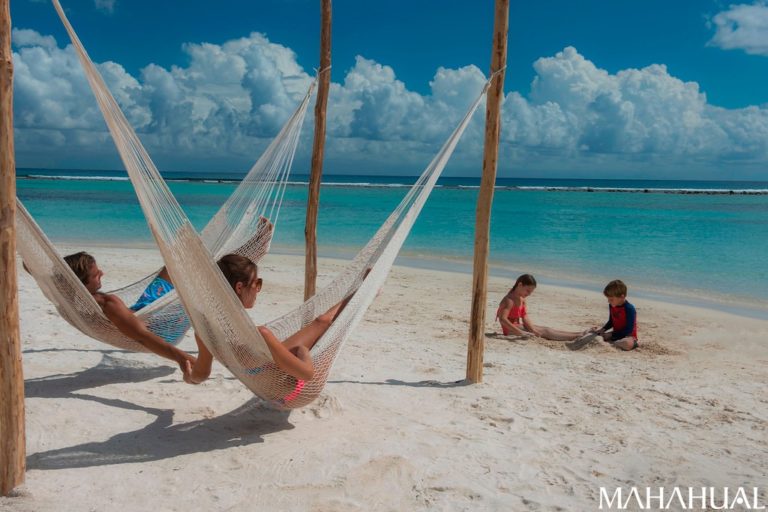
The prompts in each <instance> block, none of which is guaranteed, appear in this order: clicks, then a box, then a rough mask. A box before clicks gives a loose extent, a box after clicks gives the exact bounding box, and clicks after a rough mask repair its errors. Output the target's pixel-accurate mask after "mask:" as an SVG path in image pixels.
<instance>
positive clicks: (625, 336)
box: [594, 279, 638, 350]
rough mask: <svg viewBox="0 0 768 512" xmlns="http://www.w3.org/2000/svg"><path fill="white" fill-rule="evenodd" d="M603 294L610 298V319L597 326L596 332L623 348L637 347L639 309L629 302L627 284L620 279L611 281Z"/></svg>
mask: <svg viewBox="0 0 768 512" xmlns="http://www.w3.org/2000/svg"><path fill="white" fill-rule="evenodd" d="M603 295H605V297H606V298H607V299H608V321H607V322H606V323H605V325H604V326H603V327H601V328H597V327H595V328H594V332H595V333H596V334H598V335H602V337H603V340H605V341H607V342H608V343H612V344H613V345H614V346H615V347H619V348H620V349H622V350H634V349H636V348H637V346H638V343H637V311H635V306H633V305H632V304H630V303H629V302H627V285H626V284H624V283H623V282H622V281H620V280H618V279H617V280H615V281H611V282H610V283H608V284H607V285H606V286H605V289H604V290H603ZM607 331H611V332H607Z"/></svg>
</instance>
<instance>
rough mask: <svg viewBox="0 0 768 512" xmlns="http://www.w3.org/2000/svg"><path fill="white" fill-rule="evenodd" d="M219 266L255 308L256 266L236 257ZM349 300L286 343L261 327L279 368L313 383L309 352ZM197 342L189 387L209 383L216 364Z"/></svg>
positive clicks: (246, 303)
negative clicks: (197, 351)
mask: <svg viewBox="0 0 768 512" xmlns="http://www.w3.org/2000/svg"><path fill="white" fill-rule="evenodd" d="M218 264H219V268H220V269H221V272H222V273H223V274H224V277H225V278H226V279H227V281H228V282H229V284H230V285H231V286H232V289H233V290H234V291H235V294H236V295H237V297H238V298H239V299H240V302H241V303H242V304H243V307H245V308H246V309H250V308H252V307H253V306H254V304H255V303H256V295H258V293H259V291H261V285H262V280H261V278H260V277H258V274H257V267H256V265H255V264H254V263H253V262H252V261H251V260H249V259H248V258H245V257H243V256H239V255H237V254H227V255H226V256H224V257H223V258H221V259H220V260H219V262H218ZM350 298H351V297H348V298H347V299H345V300H343V301H341V302H340V303H338V304H336V305H335V306H333V307H332V308H331V309H329V310H328V311H326V312H325V313H323V314H322V315H320V316H318V317H317V318H315V319H314V320H313V321H312V322H311V323H309V324H308V325H307V326H305V327H304V328H302V329H301V330H299V331H298V332H296V333H295V334H293V335H292V336H290V337H288V338H287V339H285V340H283V341H280V340H279V339H277V336H275V334H274V333H273V332H272V331H270V330H269V328H267V327H265V326H263V325H262V326H260V327H259V328H258V329H259V333H260V334H261V336H262V338H264V341H265V342H266V344H267V347H268V348H269V351H270V353H271V354H272V359H273V360H274V362H275V364H276V365H277V366H278V368H280V369H281V370H282V371H284V372H285V373H287V374H288V375H291V376H293V377H295V378H296V379H300V380H305V381H306V380H311V379H312V378H313V377H314V375H315V368H314V365H313V363H312V357H311V356H310V354H309V351H310V349H311V348H312V347H313V346H314V345H315V343H317V340H319V339H320V338H321V337H322V335H323V334H325V331H327V330H328V328H329V327H330V326H331V324H332V323H333V321H334V320H335V319H336V317H337V316H338V314H339V313H340V312H341V311H342V309H344V306H346V304H347V302H349V299H350ZM195 341H197V347H198V349H199V353H198V356H197V361H196V362H195V363H194V364H192V363H191V362H189V363H187V367H188V372H187V373H188V376H186V378H185V380H186V382H188V383H190V384H199V383H201V382H203V381H204V380H206V379H207V378H208V377H209V376H210V374H211V366H212V364H213V355H212V354H211V352H210V351H209V350H208V348H207V347H206V346H205V344H204V343H203V342H202V340H201V339H200V338H199V337H198V336H197V334H195Z"/></svg>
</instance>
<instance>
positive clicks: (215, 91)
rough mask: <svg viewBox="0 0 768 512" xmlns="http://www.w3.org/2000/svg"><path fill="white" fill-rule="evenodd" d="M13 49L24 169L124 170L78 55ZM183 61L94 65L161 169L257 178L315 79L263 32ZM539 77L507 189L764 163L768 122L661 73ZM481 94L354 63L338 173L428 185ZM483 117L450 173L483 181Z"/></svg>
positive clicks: (444, 80) (21, 43)
mask: <svg viewBox="0 0 768 512" xmlns="http://www.w3.org/2000/svg"><path fill="white" fill-rule="evenodd" d="M13 40H14V48H15V53H14V62H15V98H14V99H15V110H14V112H15V127H16V148H17V162H18V163H19V165H20V166H22V167H24V166H28V167H34V166H80V167H95V168H99V167H102V168H114V167H118V166H119V160H118V158H117V156H116V151H115V149H114V147H113V145H112V143H111V141H110V138H109V135H108V133H107V131H106V126H105V124H104V121H103V119H102V117H101V114H100V112H99V111H98V108H97V106H96V102H95V100H94V98H93V95H92V93H91V92H90V89H89V87H88V84H87V82H86V80H85V77H84V76H83V73H82V71H81V70H80V64H79V62H78V61H77V58H76V55H75V53H74V51H73V49H72V48H71V46H69V45H67V46H64V47H60V46H59V45H58V44H57V43H56V41H55V40H54V39H53V38H52V37H50V36H45V35H42V34H39V33H37V32H35V31H32V30H14V32H13ZM183 49H184V51H185V52H186V54H187V56H188V62H189V63H188V65H186V66H184V67H182V66H171V67H170V68H164V67H162V66H159V65H156V64H149V65H147V66H145V67H144V68H143V69H142V70H141V72H140V75H139V76H132V75H131V74H130V73H128V72H127V71H126V70H125V68H123V67H122V66H121V65H120V64H118V63H115V62H103V63H98V64H97V66H98V68H99V70H100V71H101V73H102V74H103V76H104V78H105V81H106V82H107V84H108V86H109V87H110V90H111V91H112V93H113V95H114V96H115V97H116V99H117V101H118V103H119V104H120V106H121V108H122V109H123V111H124V112H125V113H126V116H127V118H128V120H129V121H130V122H131V124H132V125H133V126H134V128H135V129H136V131H137V132H138V134H139V137H140V138H141V139H142V141H143V143H144V144H145V145H146V146H147V149H148V150H149V152H150V154H151V155H152V156H153V157H154V159H155V161H156V162H157V163H158V166H159V167H160V169H161V170H169V171H170V170H183V171H190V170H238V169H247V168H248V167H249V166H250V164H251V163H252V162H253V161H254V160H255V159H256V158H257V157H258V155H259V154H260V152H261V150H262V149H263V148H264V147H265V146H266V144H267V143H268V142H269V140H270V138H271V137H273V136H274V135H275V134H276V133H277V132H278V130H279V129H280V127H281V126H282V124H283V123H284V122H285V120H286V119H287V118H288V116H289V115H290V114H291V113H292V112H293V111H294V109H295V108H296V105H297V103H298V101H299V100H300V99H301V97H302V96H303V94H304V92H305V91H306V89H307V87H308V86H309V83H310V82H311V80H312V77H311V76H310V75H309V74H308V73H307V72H305V71H304V70H303V69H302V68H301V66H300V65H299V64H298V63H297V59H296V55H295V54H294V52H293V51H292V50H291V49H290V48H287V47H285V46H282V45H279V44H276V43H274V42H271V41H269V40H268V39H267V38H266V36H264V35H263V34H260V33H252V34H250V35H248V36H247V37H242V38H239V39H234V40H231V41H227V42H225V43H223V44H210V43H188V44H186V45H185V46H184V47H183ZM534 69H535V71H536V77H535V79H534V81H533V83H532V86H531V92H530V94H529V95H528V96H527V97H526V96H524V95H522V94H520V93H519V92H510V93H508V94H507V95H506V97H505V101H504V103H503V107H502V109H503V110H502V130H501V138H502V145H501V148H500V158H499V170H500V175H505V174H515V175H520V174H525V173H524V172H523V171H525V170H526V169H527V170H531V169H541V170H545V171H547V170H552V169H559V170H561V171H567V170H568V169H577V170H578V169H589V170H590V171H594V172H597V171H600V170H601V169H603V170H604V171H605V172H609V171H612V170H615V169H621V168H627V167H632V168H634V169H636V170H637V172H638V173H642V172H643V169H646V170H649V169H650V171H648V172H650V173H651V175H652V174H653V170H654V169H657V168H658V164H660V163H661V164H664V165H666V166H667V168H671V169H683V168H691V169H694V170H695V169H696V166H699V167H701V166H702V165H703V166H705V167H708V168H710V169H714V170H715V171H713V172H717V169H719V168H721V167H722V166H723V164H728V165H737V164H744V163H747V164H758V165H760V164H762V165H764V164H765V163H766V162H768V109H766V108H765V107H760V106H753V107H748V108H743V109H724V108H719V107H715V106H712V105H710V104H709V103H708V102H707V98H706V95H705V94H704V92H702V91H701V90H700V87H699V85H698V84H697V83H695V82H684V81H682V80H680V79H678V78H676V77H674V76H672V75H670V74H669V71H668V70H667V68H666V67H665V66H664V65H662V64H654V65H650V66H647V67H645V68H642V69H625V70H621V71H619V72H617V73H609V72H608V71H606V70H604V69H601V68H600V67H599V66H597V65H596V64H595V63H593V62H591V61H590V60H589V59H587V58H586V57H585V56H583V55H581V54H580V53H579V52H578V51H577V50H576V49H575V48H572V47H568V48H565V49H564V50H563V51H561V52H558V53H557V54H556V55H554V56H551V57H544V58H541V59H539V60H537V61H536V62H535V63H534ZM484 82H485V77H484V76H483V72H482V71H481V70H480V69H478V68H477V67H476V66H473V65H469V66H465V67H462V68H459V69H446V68H439V69H438V70H437V71H436V72H435V74H434V77H433V79H432V81H431V82H430V84H429V85H430V89H429V92H428V93H427V94H421V93H418V92H415V91H413V90H409V89H408V87H407V85H406V84H405V83H404V82H403V81H401V80H399V79H398V77H397V75H396V72H395V70H394V69H393V68H392V67H390V66H387V65H384V64H381V63H378V62H375V61H373V60H370V59H366V58H364V57H362V56H358V57H357V59H356V60H355V63H354V65H353V66H352V67H351V68H350V69H349V70H347V71H346V74H345V76H344V79H343V81H342V82H341V83H332V84H331V91H330V96H329V103H328V115H327V123H328V140H327V145H326V153H325V155H326V169H328V170H329V171H337V172H338V171H348V172H360V173H364V172H379V171H381V172H398V173H415V172H418V171H420V170H421V169H422V168H423V167H424V165H426V163H427V162H428V161H429V160H430V159H431V157H432V156H433V155H434V154H435V152H436V151H437V149H438V148H439V147H440V145H441V144H442V143H443V142H444V141H445V139H446V137H447V136H448V135H449V134H450V132H451V131H452V130H453V128H454V127H455V126H456V124H457V123H458V121H459V120H460V118H461V117H462V116H463V115H464V113H465V111H466V109H467V107H468V106H469V104H470V103H471V102H472V101H473V100H474V98H475V97H476V96H477V94H478V93H479V92H480V90H481V89H482V86H483V84H484ZM483 114H484V112H483V108H482V107H481V108H480V109H479V112H478V113H477V114H476V115H475V117H474V119H473V120H472V123H471V124H470V126H469V128H468V130H467V132H466V133H465V135H464V137H463V139H462V142H461V143H460V145H459V148H458V150H457V153H456V155H455V156H454V159H453V160H452V163H451V167H449V171H450V170H451V169H453V172H455V173H472V174H477V173H478V172H479V169H480V167H481V166H482V144H483V128H484V127H483V124H484V115H483ZM311 115H312V114H311V110H310V115H309V117H308V119H307V124H310V123H311V122H312V120H311ZM311 132H312V130H311V127H306V128H305V130H304V134H303V138H302V142H301V145H300V148H299V154H298V156H297V159H298V160H297V163H298V166H297V169H298V170H301V171H306V170H307V160H308V155H309V151H310V148H311V135H312V134H311ZM693 164H695V165H693ZM643 165H645V167H643ZM713 177H716V176H713ZM723 177H725V176H723Z"/></svg>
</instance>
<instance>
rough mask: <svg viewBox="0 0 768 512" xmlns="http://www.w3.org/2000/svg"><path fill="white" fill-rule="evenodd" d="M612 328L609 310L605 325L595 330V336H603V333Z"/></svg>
mask: <svg viewBox="0 0 768 512" xmlns="http://www.w3.org/2000/svg"><path fill="white" fill-rule="evenodd" d="M612 328H613V319H612V318H611V313H610V309H609V311H608V321H607V322H605V325H604V326H602V327H601V328H600V329H597V330H596V331H595V332H596V333H597V334H603V333H604V332H605V331H607V330H609V329H612Z"/></svg>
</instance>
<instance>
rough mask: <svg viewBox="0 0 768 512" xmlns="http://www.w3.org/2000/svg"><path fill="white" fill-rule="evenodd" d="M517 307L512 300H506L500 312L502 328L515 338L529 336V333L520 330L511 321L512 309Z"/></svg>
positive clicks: (499, 317)
mask: <svg viewBox="0 0 768 512" xmlns="http://www.w3.org/2000/svg"><path fill="white" fill-rule="evenodd" d="M514 305H515V303H514V302H512V299H508V298H507V299H504V302H503V306H502V307H501V309H500V310H499V315H498V317H497V318H498V319H499V323H501V325H502V327H504V330H506V331H507V332H508V333H509V334H507V336H509V335H510V334H511V335H513V336H528V335H529V333H527V332H525V331H524V330H522V329H520V328H519V327H518V326H517V325H516V324H513V323H512V322H510V321H509V313H510V311H512V307H513V306H514Z"/></svg>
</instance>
